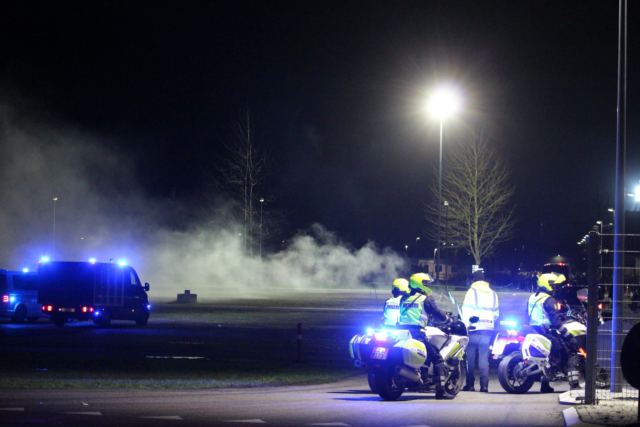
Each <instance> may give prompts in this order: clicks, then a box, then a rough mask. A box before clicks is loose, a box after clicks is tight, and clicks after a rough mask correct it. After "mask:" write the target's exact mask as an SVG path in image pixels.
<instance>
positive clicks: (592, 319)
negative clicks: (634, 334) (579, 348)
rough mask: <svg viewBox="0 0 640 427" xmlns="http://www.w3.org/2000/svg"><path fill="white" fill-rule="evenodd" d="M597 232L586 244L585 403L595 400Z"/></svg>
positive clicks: (590, 235) (591, 234)
mask: <svg viewBox="0 0 640 427" xmlns="http://www.w3.org/2000/svg"><path fill="white" fill-rule="evenodd" d="M597 236H598V233H596V232H595V231H591V232H590V233H589V245H588V246H587V281H588V284H589V296H588V300H587V301H588V302H587V349H586V350H587V362H586V364H585V368H584V370H585V372H584V374H585V375H584V376H585V393H584V397H585V403H586V404H587V405H593V404H594V403H595V401H596V378H595V374H596V359H597V357H598V354H597V346H598V267H599V266H598V242H597Z"/></svg>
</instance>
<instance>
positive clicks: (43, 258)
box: [40, 256, 49, 262]
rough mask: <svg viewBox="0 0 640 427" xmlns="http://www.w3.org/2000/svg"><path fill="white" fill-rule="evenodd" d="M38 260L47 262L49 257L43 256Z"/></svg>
mask: <svg viewBox="0 0 640 427" xmlns="http://www.w3.org/2000/svg"><path fill="white" fill-rule="evenodd" d="M40 262H49V257H48V256H43V257H42V258H40Z"/></svg>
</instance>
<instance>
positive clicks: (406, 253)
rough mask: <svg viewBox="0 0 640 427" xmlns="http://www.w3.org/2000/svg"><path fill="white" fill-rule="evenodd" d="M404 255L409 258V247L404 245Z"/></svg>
mask: <svg viewBox="0 0 640 427" xmlns="http://www.w3.org/2000/svg"><path fill="white" fill-rule="evenodd" d="M404 254H405V255H406V257H407V258H409V245H404Z"/></svg>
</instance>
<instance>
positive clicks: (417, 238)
mask: <svg viewBox="0 0 640 427" xmlns="http://www.w3.org/2000/svg"><path fill="white" fill-rule="evenodd" d="M418 240H420V238H419V237H416V256H417V257H418V258H420V256H419V255H418Z"/></svg>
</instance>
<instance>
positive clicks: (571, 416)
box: [562, 408, 600, 427]
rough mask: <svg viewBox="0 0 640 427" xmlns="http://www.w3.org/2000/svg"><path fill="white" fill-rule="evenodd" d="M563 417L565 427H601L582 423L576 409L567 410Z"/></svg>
mask: <svg viewBox="0 0 640 427" xmlns="http://www.w3.org/2000/svg"><path fill="white" fill-rule="evenodd" d="M562 417H563V418H564V425H565V426H566V427H596V426H599V425H600V424H591V423H584V422H582V421H580V417H579V416H578V411H576V408H569V409H565V410H564V411H562Z"/></svg>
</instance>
